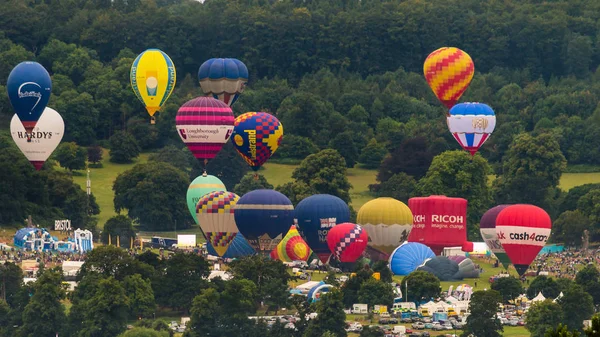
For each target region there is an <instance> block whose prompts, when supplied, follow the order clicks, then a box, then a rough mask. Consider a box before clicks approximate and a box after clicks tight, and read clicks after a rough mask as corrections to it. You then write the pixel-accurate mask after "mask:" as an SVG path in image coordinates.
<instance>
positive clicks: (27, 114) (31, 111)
mask: <svg viewBox="0 0 600 337" xmlns="http://www.w3.org/2000/svg"><path fill="white" fill-rule="evenodd" d="M6 91H7V92H8V99H9V100H10V104H11V105H12V107H13V109H14V110H15V112H16V113H17V116H19V120H20V121H21V123H22V124H23V128H24V129H25V132H27V134H30V133H31V132H33V128H34V127H35V125H36V123H37V122H38V120H39V119H40V116H41V115H42V113H43V112H44V109H46V105H47V104H48V100H49V99H50V94H51V92H52V80H51V79H50V74H48V71H47V70H46V68H44V67H43V66H42V65H41V64H39V63H37V62H32V61H25V62H21V63H19V64H18V65H17V66H16V67H14V68H13V70H12V71H11V72H10V75H8V80H7V81H6ZM27 141H28V142H29V141H31V139H29V138H28V139H27Z"/></svg>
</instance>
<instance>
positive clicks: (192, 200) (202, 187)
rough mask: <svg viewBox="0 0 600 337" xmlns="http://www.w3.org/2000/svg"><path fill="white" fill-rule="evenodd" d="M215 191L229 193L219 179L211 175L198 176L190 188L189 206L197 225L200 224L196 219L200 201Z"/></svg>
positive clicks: (188, 191)
mask: <svg viewBox="0 0 600 337" xmlns="http://www.w3.org/2000/svg"><path fill="white" fill-rule="evenodd" d="M214 191H227V189H226V188H225V185H224V184H223V182H222V181H221V180H220V179H219V178H217V177H215V176H211V175H201V176H198V177H196V179H194V180H193V181H192V182H191V183H190V186H188V190H187V193H186V200H187V206H188V210H189V211H190V214H191V215H192V218H194V221H195V222H196V223H198V218H197V217H196V205H198V200H200V198H202V197H203V196H204V195H205V194H207V193H209V192H214Z"/></svg>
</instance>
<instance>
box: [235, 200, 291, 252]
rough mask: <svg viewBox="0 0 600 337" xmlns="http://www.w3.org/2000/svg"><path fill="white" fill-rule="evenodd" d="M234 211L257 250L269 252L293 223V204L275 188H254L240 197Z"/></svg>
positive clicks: (239, 226) (239, 223)
mask: <svg viewBox="0 0 600 337" xmlns="http://www.w3.org/2000/svg"><path fill="white" fill-rule="evenodd" d="M234 215H235V223H236V225H237V227H238V229H239V231H240V233H242V234H244V237H245V238H246V240H248V242H249V243H250V245H251V246H252V247H253V248H254V249H255V250H256V251H259V252H263V253H269V252H270V251H271V250H273V249H274V248H276V247H277V245H278V244H279V242H280V241H281V239H282V238H283V234H284V233H287V231H288V229H289V228H290V226H291V225H292V223H293V215H294V206H293V205H292V202H291V201H290V199H288V198H287V197H286V196H285V195H283V194H281V193H279V192H277V191H275V190H266V189H261V190H254V191H251V192H248V193H246V194H244V195H243V196H242V197H241V198H240V200H238V202H237V205H236V207H235V212H234Z"/></svg>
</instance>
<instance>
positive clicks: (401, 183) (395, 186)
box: [369, 172, 417, 202]
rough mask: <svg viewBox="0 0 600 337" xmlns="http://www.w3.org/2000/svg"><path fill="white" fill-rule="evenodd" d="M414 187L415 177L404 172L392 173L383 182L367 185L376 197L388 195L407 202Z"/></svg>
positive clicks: (415, 184) (415, 183)
mask: <svg viewBox="0 0 600 337" xmlns="http://www.w3.org/2000/svg"><path fill="white" fill-rule="evenodd" d="M416 187H417V182H416V180H415V178H413V177H412V176H409V175H408V174H406V173H404V172H400V173H396V174H394V175H393V176H392V177H391V178H390V179H388V180H387V181H385V182H383V183H380V184H372V185H369V189H370V190H371V192H374V193H375V194H376V195H377V196H378V197H390V198H394V199H396V200H400V201H404V202H408V199H409V198H410V197H411V196H412V195H413V193H414V191H415V188H416Z"/></svg>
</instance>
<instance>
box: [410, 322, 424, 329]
mask: <svg viewBox="0 0 600 337" xmlns="http://www.w3.org/2000/svg"><path fill="white" fill-rule="evenodd" d="M411 326H412V328H413V329H418V330H423V329H425V324H423V323H421V322H415V323H413V324H412V325H411Z"/></svg>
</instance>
